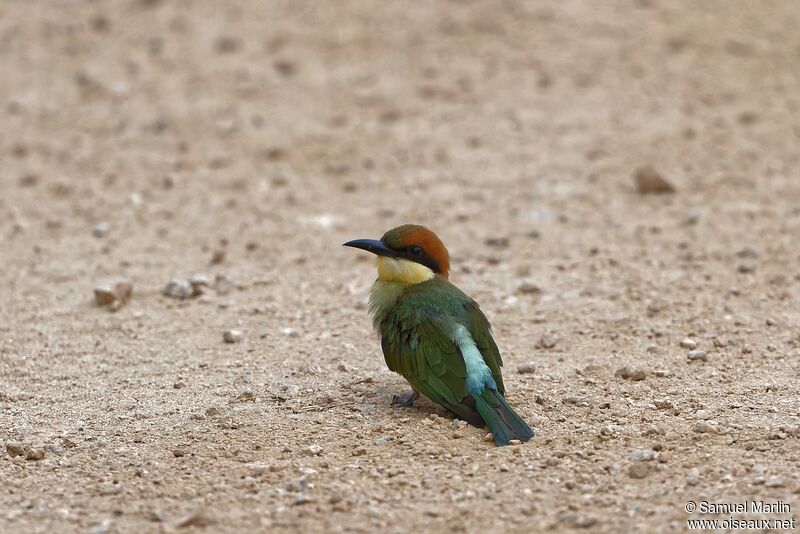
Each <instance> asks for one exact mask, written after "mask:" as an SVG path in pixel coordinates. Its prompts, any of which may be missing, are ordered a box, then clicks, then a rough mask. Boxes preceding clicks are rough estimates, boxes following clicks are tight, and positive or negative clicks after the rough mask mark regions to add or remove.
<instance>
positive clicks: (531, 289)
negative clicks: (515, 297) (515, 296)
mask: <svg viewBox="0 0 800 534" xmlns="http://www.w3.org/2000/svg"><path fill="white" fill-rule="evenodd" d="M541 292H542V288H540V287H539V286H537V285H536V284H533V283H531V282H523V283H521V284H520V285H519V287H517V293H522V294H523V295H538V294H539V293H541Z"/></svg>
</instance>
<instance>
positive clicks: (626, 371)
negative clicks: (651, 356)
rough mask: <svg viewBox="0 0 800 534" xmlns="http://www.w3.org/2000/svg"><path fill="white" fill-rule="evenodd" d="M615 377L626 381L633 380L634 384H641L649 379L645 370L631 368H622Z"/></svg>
mask: <svg viewBox="0 0 800 534" xmlns="http://www.w3.org/2000/svg"><path fill="white" fill-rule="evenodd" d="M614 376H618V377H620V378H622V379H624V380H632V381H634V382H640V381H642V380H644V379H645V378H646V377H647V373H646V372H645V371H644V370H643V369H631V368H630V367H620V368H619V369H617V371H616V372H615V373H614Z"/></svg>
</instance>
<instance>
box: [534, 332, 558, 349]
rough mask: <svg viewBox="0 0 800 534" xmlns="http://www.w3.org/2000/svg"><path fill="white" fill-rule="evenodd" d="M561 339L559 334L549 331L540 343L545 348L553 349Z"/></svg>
mask: <svg viewBox="0 0 800 534" xmlns="http://www.w3.org/2000/svg"><path fill="white" fill-rule="evenodd" d="M559 341H560V339H559V337H558V336H557V335H555V334H551V333H549V332H547V333H545V334H544V335H542V337H541V339H539V343H538V345H539V347H541V348H543V349H552V348H553V347H555V346H556V345H557V344H558V342H559Z"/></svg>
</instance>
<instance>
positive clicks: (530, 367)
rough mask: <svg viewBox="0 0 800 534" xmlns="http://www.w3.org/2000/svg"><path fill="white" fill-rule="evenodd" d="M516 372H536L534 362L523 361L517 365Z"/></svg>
mask: <svg viewBox="0 0 800 534" xmlns="http://www.w3.org/2000/svg"><path fill="white" fill-rule="evenodd" d="M517 372H518V373H519V374H523V375H524V374H532V373H535V372H536V364H533V363H523V364H520V365H518V366H517Z"/></svg>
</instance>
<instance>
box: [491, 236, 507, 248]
mask: <svg viewBox="0 0 800 534" xmlns="http://www.w3.org/2000/svg"><path fill="white" fill-rule="evenodd" d="M485 243H486V246H488V247H495V248H506V247H507V246H508V244H509V241H508V238H507V237H490V238H488V239H487V240H486V241H485Z"/></svg>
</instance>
